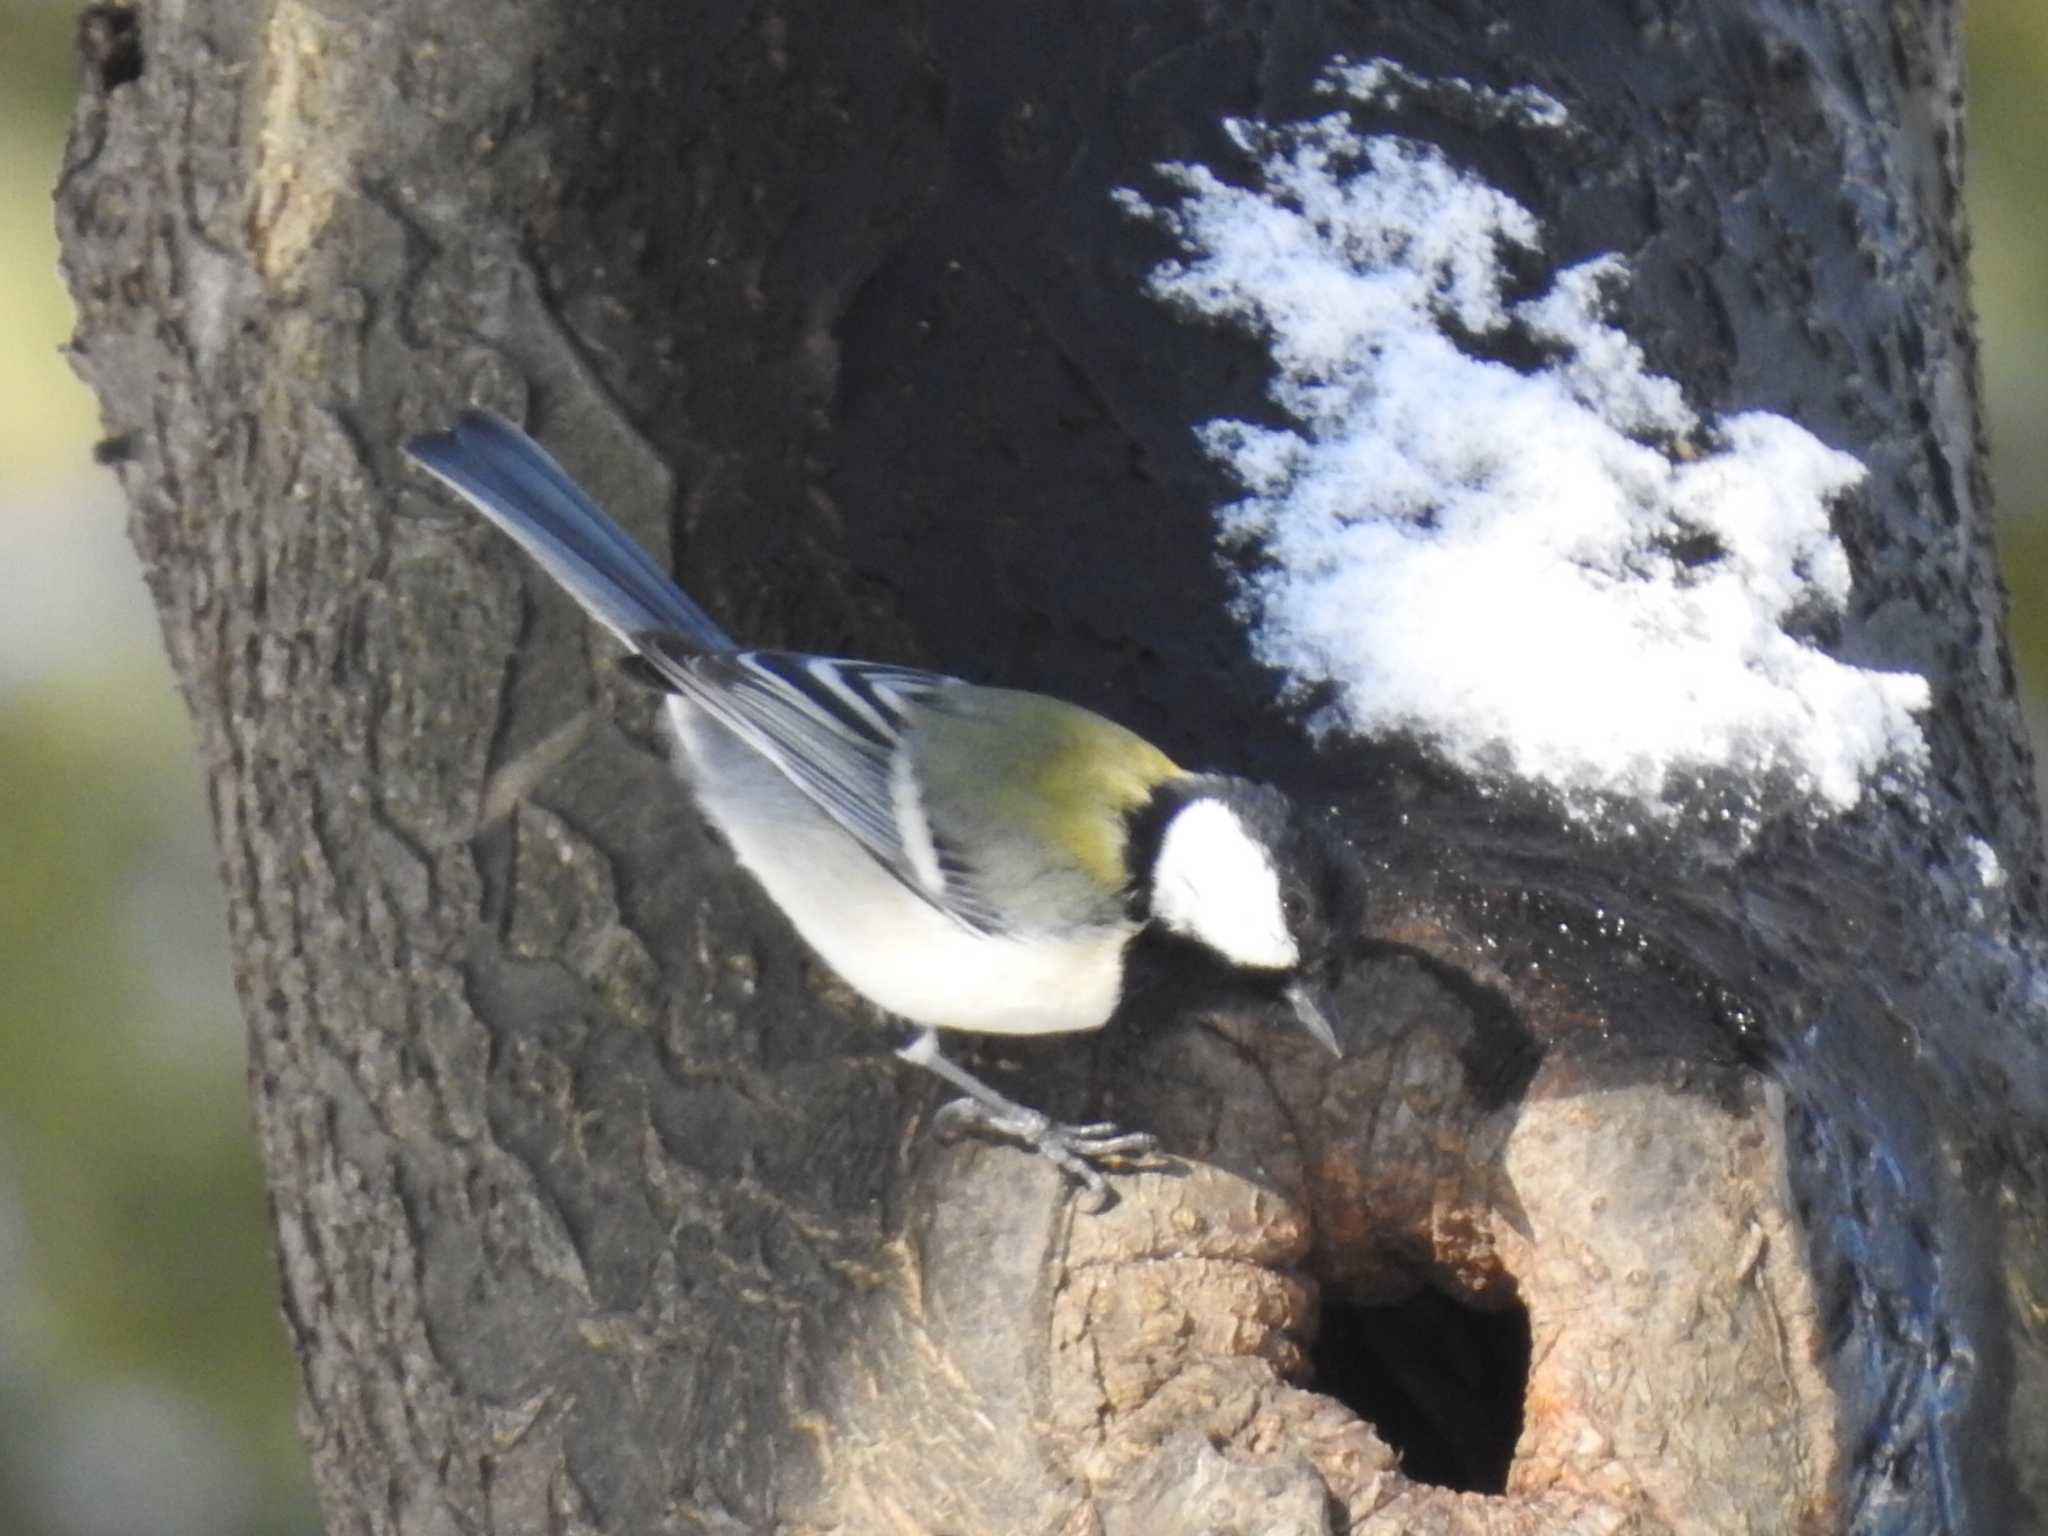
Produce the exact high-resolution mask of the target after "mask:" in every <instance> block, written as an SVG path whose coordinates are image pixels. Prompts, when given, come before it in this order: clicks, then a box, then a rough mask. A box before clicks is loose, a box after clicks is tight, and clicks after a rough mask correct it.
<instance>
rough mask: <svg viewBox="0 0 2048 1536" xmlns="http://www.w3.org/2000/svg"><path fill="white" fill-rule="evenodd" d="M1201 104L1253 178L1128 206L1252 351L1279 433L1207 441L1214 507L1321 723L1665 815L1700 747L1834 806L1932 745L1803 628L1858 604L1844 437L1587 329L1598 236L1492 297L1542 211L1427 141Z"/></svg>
mask: <svg viewBox="0 0 2048 1536" xmlns="http://www.w3.org/2000/svg"><path fill="white" fill-rule="evenodd" d="M1457 84H1458V85H1459V86H1460V87H1461V90H1462V93H1463V96H1464V98H1465V99H1466V100H1467V102H1468V104H1476V106H1477V108H1478V109H1479V110H1480V111H1482V112H1490V113H1495V114H1497V115H1498V116H1500V117H1503V118H1505V117H1513V118H1514V119H1516V120H1517V121H1519V122H1522V123H1523V124H1525V125H1526V126H1529V127H1532V128H1536V129H1543V130H1549V129H1562V128H1564V126H1565V114H1564V109H1563V108H1562V107H1561V106H1559V105H1558V104H1557V103H1556V102H1554V101H1552V100H1551V99H1550V98H1548V97H1545V96H1543V95H1542V94H1541V93H1540V92H1528V93H1526V94H1523V93H1517V92H1507V93H1501V92H1492V91H1487V90H1485V89H1484V88H1482V87H1476V86H1465V85H1464V84H1463V82H1457ZM1323 88H1324V90H1325V91H1326V92H1327V93H1329V94H1332V95H1337V96H1344V97H1349V98H1350V99H1352V100H1355V101H1361V102H1372V101H1375V100H1380V101H1384V100H1387V99H1390V98H1393V97H1397V96H1398V95H1399V93H1400V92H1403V91H1414V90H1419V89H1424V88H1429V89H1432V90H1434V91H1435V92H1436V93H1437V96H1438V99H1442V95H1443V91H1444V86H1443V84H1442V83H1441V82H1438V83H1434V84H1432V83H1431V82H1424V81H1421V80H1420V79H1419V77H1417V76H1415V75H1414V74H1412V72H1410V71H1407V70H1406V69H1404V68H1402V67H1401V66H1399V65H1394V64H1390V63H1388V62H1386V61H1370V62H1367V63H1364V64H1356V65H1354V64H1351V63H1349V62H1347V61H1343V60H1339V61H1338V62H1337V64H1336V65H1335V66H1334V67H1333V68H1332V70H1331V71H1330V73H1329V75H1328V76H1327V77H1326V79H1325V81H1324V86H1323ZM1224 128H1225V131H1226V133H1227V135H1228V137H1229V138H1230V140H1231V142H1232V143H1233V144H1235V145H1236V146H1237V147H1238V149H1239V150H1241V151H1242V152H1243V154H1244V155H1245V157H1246V158H1247V160H1248V161H1249V162H1250V167H1251V171H1250V175H1249V177H1248V182H1247V184H1244V185H1239V184H1237V183H1234V182H1230V181H1226V180H1225V179H1223V177H1221V176H1219V175H1218V174H1217V173H1216V172H1215V171H1214V170H1212V169H1210V168H1209V167H1207V166H1204V165H1199V164H1188V163H1171V164H1166V165H1162V166H1160V167H1159V168H1158V169H1159V171H1160V173H1161V174H1162V175H1163V176H1164V177H1165V178H1166V179H1167V180H1168V181H1169V182H1171V183H1172V184H1173V185H1174V186H1175V187H1177V188H1178V196H1177V197H1175V198H1173V199H1170V200H1169V201H1168V202H1166V203H1154V202H1152V201H1149V200H1147V199H1146V198H1144V197H1142V196H1141V195H1140V194H1138V193H1137V192H1135V191H1131V190H1129V189H1122V190H1120V191H1119V192H1118V193H1117V197H1118V199H1119V201H1120V202H1121V203H1122V204H1123V205H1124V206H1125V207H1126V208H1127V209H1129V210H1130V211H1132V212H1133V213H1135V214H1138V215H1140V216H1142V217H1144V218H1146V219H1149V220H1150V221H1152V222H1154V223H1155V224H1157V225H1159V226H1160V227H1162V228H1164V229H1165V230H1167V231H1168V232H1169V233H1170V234H1172V236H1173V237H1174V238H1175V240H1176V241H1177V243H1178V244H1179V246H1180V247H1181V249H1182V251H1183V252H1184V253H1185V259H1182V260H1177V261H1172V262H1168V263H1166V264H1164V265H1162V266H1160V267H1159V268H1157V269H1155V271H1154V272H1153V273H1152V274H1151V277H1150V280H1149V285H1150V288H1151V291H1152V292H1153V293H1154V294H1155V295H1157V296H1158V297H1160V298H1162V299H1165V300H1167V301H1169V302H1171V303H1173V304H1175V305H1178V306H1180V307H1182V308H1184V309H1186V310H1187V311H1189V312H1191V313H1194V314H1199V315H1203V316H1209V317H1216V318H1220V319H1224V320H1227V321H1229V322H1231V323H1233V324H1235V325H1237V326H1239V327H1241V328H1242V329H1244V330H1246V331H1249V332H1251V333H1253V334H1254V335H1256V336H1258V337H1259V338H1260V339H1262V340H1263V341H1264V342H1265V343H1266V344H1267V345H1268V346H1269V347H1270V349H1271V352H1272V357H1273V366H1274V377H1273V380H1272V383H1271V385H1270V387H1269V393H1270V396H1271V398H1272V400H1273V402H1274V403H1275V404H1276V405H1277V406H1278V407H1279V408H1280V411H1281V412H1282V413H1284V416H1285V417H1286V418H1287V420H1288V421H1289V422H1290V423H1291V425H1288V426H1279V427H1275V426H1265V425H1259V424H1255V423H1252V422H1246V421H1233V420H1216V421H1210V422H1208V423H1205V424H1204V425H1203V426H1201V427H1200V428H1199V433H1200V437H1201V441H1202V444H1203V446H1204V447H1205V448H1206V449H1207V450H1208V452H1209V453H1210V454H1211V455H1212V456H1213V457H1214V458H1215V459H1216V460H1217V461H1219V462H1220V463H1222V464H1223V465H1225V466H1227V467H1228V469H1229V470H1230V472H1231V473H1232V475H1233V476H1234V477H1235V478H1236V480H1237V481H1238V483H1239V484H1240V485H1241V486H1242V487H1243V490H1244V493H1245V494H1244V496H1243V498H1242V499H1241V500H1239V501H1236V502H1234V503H1232V504H1230V505H1228V506H1225V507H1223V508H1221V509H1219V511H1218V514H1217V515H1218V520H1219V523H1220V525H1221V531H1222V534H1223V536H1224V539H1225V542H1226V544H1227V545H1228V546H1229V547H1230V548H1231V549H1233V550H1234V551H1237V552H1241V553H1246V554H1251V555H1254V556H1255V557H1256V558H1254V559H1251V560H1246V561H1241V562H1239V564H1240V567H1241V569H1242V571H1243V574H1241V575H1240V577H1239V578H1238V580H1239V600H1240V608H1241V616H1242V617H1243V618H1244V619H1245V620H1246V621H1247V622H1248V623H1249V624H1250V626H1251V632H1252V644H1253V648H1254V651H1255V653H1256V655H1257V656H1258V658H1259V659H1260V660H1261V661H1263V662H1265V663H1266V664H1268V665H1270V666H1273V667H1275V668H1277V669H1279V670H1280V671H1282V672H1283V673H1285V674H1287V675H1288V677H1290V678H1291V679H1292V682H1293V687H1294V690H1295V691H1296V692H1297V693H1299V694H1301V695H1307V694H1309V693H1310V692H1311V690H1314V691H1316V692H1318V693H1319V694H1321V695H1323V696H1325V697H1326V698H1327V699H1328V702H1327V703H1326V704H1325V705H1323V707H1321V708H1320V709H1319V710H1318V712H1317V713H1316V715H1315V716H1314V717H1313V718H1312V719H1311V721H1310V724H1311V725H1312V727H1313V728H1315V729H1316V730H1317V731H1318V732H1333V731H1334V732H1344V733H1349V734H1353V735H1360V736H1363V735H1372V734H1383V733H1392V732H1405V733H1408V734H1411V735H1413V736H1415V737H1417V738H1419V739H1422V740H1424V741H1426V742H1429V743H1432V744H1433V745H1434V746H1435V748H1436V749H1437V750H1438V751H1440V752H1441V753H1443V754H1444V755H1445V756H1446V757H1448V758H1449V759H1451V760H1452V761H1453V762H1455V763H1457V764H1458V765H1460V766H1461V767H1463V768H1465V769H1466V770H1468V771H1471V772H1473V773H1475V774H1478V775H1480V776H1481V777H1482V778H1489V779H1490V778H1495V777H1498V776H1500V775H1501V774H1503V773H1505V774H1507V775H1511V776H1515V777H1520V778H1524V779H1534V780H1537V781H1540V782H1541V783H1544V784H1546V785H1549V786H1551V787H1552V788H1553V789H1554V790H1556V791H1557V792H1558V794H1559V795H1560V797H1561V799H1562V801H1563V803H1564V804H1565V806H1566V807H1567V808H1568V810H1570V812H1571V813H1572V814H1574V815H1579V816H1592V815H1595V814H1598V813H1600V812H1601V811H1602V810H1603V809H1611V808H1612V802H1613V801H1614V799H1615V798H1616V797H1625V798H1627V799H1630V800H1634V801H1637V802H1640V803H1641V804H1642V805H1643V806H1645V807H1647V808H1649V809H1650V810H1651V812H1652V813H1653V814H1656V815H1658V816H1660V817H1661V816H1668V815H1670V814H1671V813H1673V812H1674V811H1675V810H1676V809H1677V808H1678V805H1679V803H1680V802H1682V801H1684V800H1685V798H1686V796H1687V794H1688V787H1689V785H1690V783H1692V782H1693V781H1695V780H1697V778H1698V777H1699V775H1701V774H1703V773H1706V772H1708V771H1710V770H1722V771H1727V770H1732V771H1733V772H1735V773H1737V774H1739V775H1741V776H1743V777H1744V778H1746V779H1748V780H1749V781H1750V782H1751V783H1752V784H1753V785H1756V786H1757V787H1759V788H1760V787H1761V785H1762V782H1763V781H1765V780H1767V779H1775V780H1779V781H1785V780H1789V781H1790V782H1791V784H1792V785H1793V786H1794V787H1795V788H1796V789H1797V790H1799V791H1800V792H1802V793H1803V794H1804V795H1806V796H1807V797H1809V798H1810V799H1811V800H1813V801H1815V802H1817V803H1818V805H1819V806H1820V807H1822V808H1825V809H1831V810H1844V809H1847V808H1849V807H1851V806H1853V805H1854V804H1855V803H1856V802H1857V801H1858V800H1859V799H1860V798H1861V796H1862V795H1863V793H1864V791H1865V789H1866V788H1867V787H1868V786H1870V785H1871V784H1872V783H1873V782H1876V781H1877V780H1878V779H1879V778H1881V777H1882V776H1884V775H1886V774H1887V773H1893V774H1896V773H1899V772H1903V771H1910V770H1913V769H1917V768H1919V767H1921V766H1922V765H1923V764H1924V762H1925V760H1926V744H1925V741H1924V739H1923V737H1922V736H1921V733H1920V730H1919V727H1918V725H1917V723H1916V722H1915V720H1914V715H1915V713H1916V712H1917V711H1920V710H1923V709H1925V708H1926V707H1927V703H1928V697H1929V695H1928V687H1927V683H1926V680H1925V679H1923V678H1921V677H1919V676H1918V675H1915V674H1911V673H1897V672H1881V671H1877V670H1874V669H1867V668H1862V667H1856V666H1851V665H1848V664H1846V663H1844V662H1841V661H1839V660H1836V659H1835V658H1833V657H1831V656H1829V655H1828V654H1827V653H1826V652H1824V651H1822V650H1821V649H1820V648H1819V647H1818V646H1817V645H1815V644H1813V643H1812V642H1811V640H1809V639H1808V638H1805V636H1806V635H1807V634H1810V633H1811V632H1812V631H1813V629H1814V627H1815V626H1816V625H1820V624H1825V623H1826V622H1827V621H1829V620H1831V619H1832V618H1834V617H1835V616H1837V615H1839V614H1840V613H1841V612H1842V611H1843V609H1844V607H1845V605H1846V603H1847V601H1848V599H1849V596H1850V574H1849V568H1848V562H1847V559H1846V557H1845V556H1844V554H1843V551H1842V548H1841V545H1840V544H1839V543H1838V542H1837V541H1836V539H1835V538H1834V535H1833V533H1832V531H1831V529H1830V527H1829V522H1828V509H1829V506H1830V504H1831V503H1832V502H1833V501H1835V500H1836V499H1837V498H1840V497H1842V496H1844V495H1846V494H1848V493H1850V492H1851V491H1852V490H1854V489H1855V488H1856V487H1857V486H1858V485H1860V484H1861V482H1862V481H1863V479H1864V468H1863V466H1862V465H1861V464H1860V463H1859V462H1858V461H1857V460H1856V459H1854V458H1852V457H1850V456H1849V455H1847V454H1845V453H1840V452H1837V451H1835V450H1832V449H1830V448H1828V447H1827V446H1825V445H1824V444H1822V443H1821V442H1820V441H1819V440H1818V439H1816V438H1815V437H1813V436H1812V434H1810V433H1808V432H1807V431H1805V430H1804V429H1803V428H1801V427H1800V426H1798V425H1797V424H1796V423H1794V422H1792V421H1790V420H1788V419H1786V418H1784V417H1782V416H1775V415H1771V414H1767V413H1764V412H1750V413H1746V414H1741V415H1734V416H1729V417H1725V418H1722V419H1720V420H1717V421H1715V422H1713V423H1711V424H1703V423H1702V422H1701V421H1700V420H1699V419H1698V418H1697V417H1696V416H1695V414H1694V413H1693V411H1692V410H1691V409H1690V407H1688V406H1687V404H1686V403H1685V399H1684V396H1683V394H1682V392H1681V391H1680V389H1679V386H1678V385H1677V383H1676V382H1675V381H1673V380H1671V379H1668V378H1662V377H1659V376H1657V375H1655V374H1653V373H1651V372H1650V371H1649V369H1648V366H1647V364H1646V362H1645V359H1644V357H1643V354H1642V351H1641V349H1640V348H1638V347H1637V345H1636V344H1635V342H1634V341H1632V340H1631V339H1630V338H1629V337H1628V336H1627V335H1626V334H1625V333H1624V332H1622V331H1621V330H1619V329H1618V328H1616V327H1615V326H1612V325H1610V324H1608V323H1607V321H1606V319H1605V309H1606V303H1607V296H1608V295H1609V294H1611V293H1612V292H1614V291H1615V290H1616V289H1618V288H1619V287H1621V286H1622V285H1624V284H1626V283H1627V281H1628V280H1629V272H1628V267H1627V264H1626V263H1625V262H1624V261H1623V260H1622V259H1621V258H1620V257H1618V256H1614V255H1606V256H1600V257H1597V258H1595V259H1593V260H1590V261H1585V262H1581V263H1579V264H1578V265H1575V266H1572V267H1567V268H1565V269H1563V270H1561V271H1558V272H1556V273H1555V274H1554V276H1553V278H1552V280H1551V283H1550V286H1549V288H1548V289H1547V291H1545V292H1543V293H1541V294H1538V295H1537V296H1535V297H1533V298H1528V299H1524V300H1522V301H1520V302H1514V303H1511V302H1509V300H1508V299H1507V297H1506V293H1505V290H1506V288H1507V284H1508V275H1507V273H1506V271H1505V270H1504V265H1503V260H1504V256H1505V255H1506V254H1507V253H1508V252H1511V251H1513V252H1522V253H1529V254H1531V255H1533V254H1536V253H1539V252H1540V250H1541V243H1542V230H1541V228H1540V226H1539V225H1538V223H1537V221H1536V219H1535V218H1534V217H1533V216H1532V215H1531V214H1530V213H1529V212H1528V210H1526V209H1525V208H1523V207H1522V206H1521V205H1520V204H1518V203H1517V202H1515V201H1514V199H1512V198H1511V197H1509V196H1507V195H1506V194H1505V193H1503V192H1501V191H1499V190H1497V189H1496V188H1494V187H1491V186H1489V185H1487V184H1486V183H1485V182H1483V181H1481V180H1480V179H1479V178H1478V177H1477V176H1475V175H1473V174H1471V173H1470V172H1468V171H1465V170H1462V169H1460V168H1458V167H1456V166H1454V165H1453V164H1452V163H1451V162H1450V161H1449V159H1448V158H1446V156H1445V155H1444V154H1443V152H1442V151H1441V150H1439V149H1438V148H1436V147H1435V146H1433V145H1430V144H1426V143H1421V142H1417V141H1415V140H1412V139H1407V138H1402V137H1398V136H1395V135H1391V134H1373V135H1366V134H1361V133H1360V132H1359V131H1357V129H1356V128H1355V127H1354V126H1353V124H1352V122H1351V120H1350V118H1349V116H1348V115H1347V113H1345V112H1337V113H1332V114H1330V115H1328V116H1325V117H1321V118H1317V119H1314V120H1311V121H1307V122H1298V123H1287V124H1280V125H1271V124H1266V123H1261V122H1257V121H1252V120H1248V119H1230V120H1227V121H1226V122H1225V124H1224ZM1527 264H1528V263H1527V260H1526V259H1525V260H1524V262H1523V266H1524V267H1525V268H1526V266H1527ZM1472 339H1477V340H1480V341H1482V342H1489V341H1490V342H1493V343H1496V344H1497V343H1499V342H1502V341H1511V342H1513V343H1515V344H1516V345H1517V347H1518V348H1520V349H1526V350H1529V351H1531V352H1533V353H1534V354H1535V355H1538V356H1540V357H1541V358H1542V361H1541V363H1540V365H1539V366H1537V367H1536V368H1535V370H1534V371H1533V372H1523V371H1521V370H1519V369H1517V368H1515V367H1511V366H1509V365H1507V364H1505V363H1502V362H1498V361H1494V360H1492V359H1489V358H1486V357H1481V356H1475V355H1474V354H1473V353H1472V352H1471V351H1469V350H1467V346H1468V345H1469V342H1470V340H1472Z"/></svg>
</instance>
